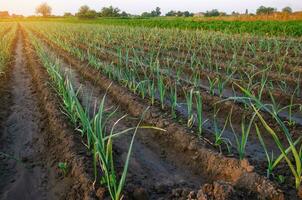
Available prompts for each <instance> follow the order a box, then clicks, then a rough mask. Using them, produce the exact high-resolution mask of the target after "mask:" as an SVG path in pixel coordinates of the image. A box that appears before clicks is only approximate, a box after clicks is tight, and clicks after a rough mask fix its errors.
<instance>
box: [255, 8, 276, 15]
mask: <svg viewBox="0 0 302 200" xmlns="http://www.w3.org/2000/svg"><path fill="white" fill-rule="evenodd" d="M276 11H277V9H276V8H272V7H265V6H260V7H259V8H258V9H257V10H256V14H257V15H263V14H265V15H269V14H272V13H273V12H276Z"/></svg>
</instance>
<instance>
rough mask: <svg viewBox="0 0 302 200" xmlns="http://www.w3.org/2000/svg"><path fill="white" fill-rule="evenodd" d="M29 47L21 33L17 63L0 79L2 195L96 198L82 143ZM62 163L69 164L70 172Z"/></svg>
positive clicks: (29, 197) (1, 196)
mask: <svg viewBox="0 0 302 200" xmlns="http://www.w3.org/2000/svg"><path fill="white" fill-rule="evenodd" d="M25 46H26V42H25V41H24V38H23V37H22V34H21V33H20V32H18V39H17V41H16V48H15V50H14V52H15V56H14V63H13V64H12V65H11V66H8V67H7V69H6V72H5V73H6V74H5V77H6V78H5V79H3V80H5V82H2V81H1V83H3V84H1V90H0V92H1V94H3V95H1V111H0V116H1V118H0V119H1V121H0V124H1V130H0V136H1V141H0V152H1V155H0V160H1V162H0V169H1V173H0V179H1V182H0V199H31V200H32V199H39V200H40V199H91V198H92V197H93V195H92V188H91V186H92V184H91V183H92V182H91V178H89V176H88V175H87V173H86V172H85V169H84V164H83V161H84V158H85V157H86V156H84V157H83V156H82V155H81V154H83V152H85V151H83V148H80V147H83V145H82V144H81V141H80V140H79V138H75V137H74V136H73V134H74V133H73V131H72V129H71V128H70V126H69V125H68V124H66V122H65V119H64V118H62V115H63V114H61V112H60V109H59V107H58V105H59V104H58V103H57V101H56V100H55V99H56V98H55V95H53V92H50V90H49V89H46V87H45V81H47V77H46V76H45V75H44V76H43V75H42V74H37V72H38V71H39V70H38V69H37V68H36V66H35V65H34V62H31V63H30V62H28V61H30V60H31V61H34V60H33V59H30V55H29V54H27V53H28V52H27V51H25ZM26 55H27V56H26ZM28 63H30V64H31V65H30V68H29V65H28ZM29 69H31V70H29ZM33 69H35V72H34V71H33ZM33 77H34V78H33ZM43 78H44V79H43ZM41 89H43V90H41ZM50 116H52V117H55V118H51V117H50ZM84 154H85V153H84ZM59 162H67V163H68V168H69V173H68V174H67V176H64V175H63V174H62V172H61V171H60V170H59V169H58V167H57V166H58V163H59Z"/></svg>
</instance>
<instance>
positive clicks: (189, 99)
mask: <svg viewBox="0 0 302 200" xmlns="http://www.w3.org/2000/svg"><path fill="white" fill-rule="evenodd" d="M193 92H194V89H193V88H192V89H191V90H190V91H189V92H186V91H184V93H185V96H186V105H187V113H188V119H187V127H188V128H191V127H192V126H193V123H194V116H193ZM188 93H189V94H188Z"/></svg>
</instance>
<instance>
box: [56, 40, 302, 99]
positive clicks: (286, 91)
mask: <svg viewBox="0 0 302 200" xmlns="http://www.w3.org/2000/svg"><path fill="white" fill-rule="evenodd" d="M55 38H57V39H58V38H59V37H55ZM58 40H59V39H58ZM65 42H70V41H65ZM76 43H78V41H76ZM89 44H90V43H89ZM90 47H91V48H94V49H99V48H97V47H98V46H95V45H93V44H91V45H89V48H90ZM134 54H136V53H134ZM152 54H154V55H156V56H157V55H158V54H159V52H157V53H156V52H155V53H152ZM194 55H195V54H193V56H192V57H191V59H187V60H193V61H194V60H196V58H195V57H196V56H194ZM88 56H90V54H89V55H88ZM147 57H148V56H147ZM80 58H81V59H82V58H83V56H80ZM144 59H146V56H144ZM194 62H195V61H194ZM191 65H192V64H191ZM192 66H195V67H196V66H198V65H192ZM234 69H235V71H237V68H234ZM270 69H271V68H270ZM227 70H229V68H227ZM235 71H233V72H230V73H229V74H228V75H231V74H232V75H233V74H234V73H235ZM261 71H262V70H260V71H259V72H261ZM256 73H257V72H256ZM227 79H228V78H227ZM227 79H226V80H227ZM242 80H244V78H243V79H242ZM256 82H257V80H256ZM274 82H276V81H274ZM218 83H219V82H218ZM220 83H222V82H221V81H220ZM270 84H273V82H272V81H270ZM276 84H278V85H280V84H279V81H277V82H276ZM299 85H300V81H299V80H297V87H299ZM282 91H283V92H285V93H288V91H291V90H282ZM295 91H296V92H297V94H300V93H299V92H298V90H295Z"/></svg>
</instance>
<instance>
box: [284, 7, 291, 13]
mask: <svg viewBox="0 0 302 200" xmlns="http://www.w3.org/2000/svg"><path fill="white" fill-rule="evenodd" d="M282 12H285V13H292V12H293V10H292V8H291V7H289V6H287V7H284V8H283V9H282Z"/></svg>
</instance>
